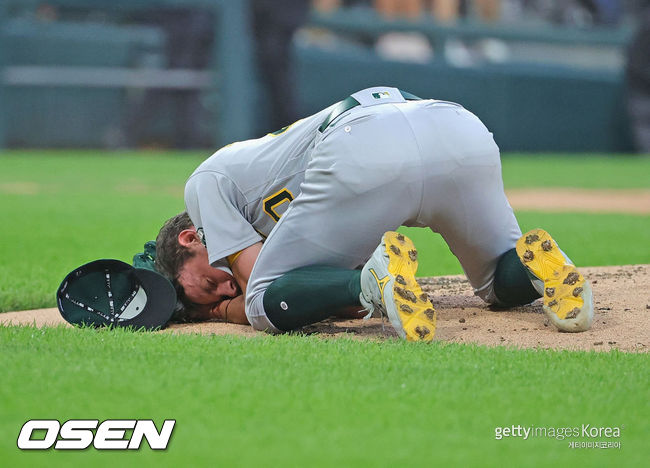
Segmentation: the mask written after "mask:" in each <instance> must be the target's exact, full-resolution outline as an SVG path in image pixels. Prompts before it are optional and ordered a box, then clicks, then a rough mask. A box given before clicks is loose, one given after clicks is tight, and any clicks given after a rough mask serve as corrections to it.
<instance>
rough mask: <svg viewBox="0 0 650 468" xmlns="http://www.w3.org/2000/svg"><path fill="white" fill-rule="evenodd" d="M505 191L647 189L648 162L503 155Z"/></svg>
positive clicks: (622, 158) (642, 159) (643, 159)
mask: <svg viewBox="0 0 650 468" xmlns="http://www.w3.org/2000/svg"><path fill="white" fill-rule="evenodd" d="M502 166H503V179H504V182H505V186H506V189H511V188H528V187H576V188H585V189H604V188H611V189H638V188H648V187H650V183H649V182H648V174H650V158H649V157H647V156H630V155H609V156H608V155H603V154H537V155H529V154H523V155H518V154H506V155H504V156H503V157H502Z"/></svg>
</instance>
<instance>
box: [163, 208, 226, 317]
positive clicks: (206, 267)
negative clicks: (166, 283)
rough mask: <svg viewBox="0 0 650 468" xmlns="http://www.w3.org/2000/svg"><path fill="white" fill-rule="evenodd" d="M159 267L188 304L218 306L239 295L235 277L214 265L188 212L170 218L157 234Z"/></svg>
mask: <svg viewBox="0 0 650 468" xmlns="http://www.w3.org/2000/svg"><path fill="white" fill-rule="evenodd" d="M156 269H157V270H158V271H159V272H160V273H162V274H163V275H165V276H166V277H167V278H169V279H170V281H171V282H172V284H173V285H174V287H175V288H176V292H177V294H178V297H179V298H180V300H181V302H183V304H184V305H185V306H186V307H187V308H191V307H194V306H215V305H217V304H218V303H219V302H221V301H222V300H223V299H225V298H229V297H235V296H237V295H238V294H239V290H238V287H237V283H236V281H235V280H234V278H233V276H232V275H230V274H229V273H226V272H225V271H222V270H219V269H217V268H213V267H212V266H210V262H209V260H208V251H207V249H206V248H205V245H203V242H201V238H200V237H199V235H198V233H197V231H196V228H195V227H194V224H192V220H191V219H190V217H189V215H188V214H187V213H186V212H183V213H180V214H178V215H176V216H174V217H173V218H171V219H169V220H167V221H166V222H165V224H163V226H162V228H160V232H159V233H158V237H156Z"/></svg>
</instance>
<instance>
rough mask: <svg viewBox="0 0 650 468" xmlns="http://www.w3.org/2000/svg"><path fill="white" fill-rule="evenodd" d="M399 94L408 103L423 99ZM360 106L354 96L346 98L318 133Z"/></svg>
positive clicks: (403, 93)
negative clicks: (342, 115) (345, 113)
mask: <svg viewBox="0 0 650 468" xmlns="http://www.w3.org/2000/svg"><path fill="white" fill-rule="evenodd" d="M399 92H400V94H401V95H402V97H403V98H404V99H406V100H407V101H419V100H421V99H422V98H419V97H417V96H416V95H414V94H411V93H407V92H406V91H401V90H400V91H399ZM359 105H360V103H359V101H357V100H356V99H354V98H353V97H352V96H348V97H346V98H345V99H343V100H342V101H341V102H339V103H338V104H336V105H335V106H334V109H332V112H330V114H329V115H328V116H327V118H326V119H325V121H324V122H323V124H322V125H321V126H320V127H318V131H319V132H321V133H323V132H324V131H325V129H326V128H327V127H329V126H330V124H331V123H332V122H334V121H335V120H336V119H338V118H339V117H340V116H341V114H343V113H344V112H347V111H349V110H350V109H352V108H354V107H357V106H359Z"/></svg>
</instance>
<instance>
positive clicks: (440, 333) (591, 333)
mask: <svg viewBox="0 0 650 468" xmlns="http://www.w3.org/2000/svg"><path fill="white" fill-rule="evenodd" d="M580 271H581V272H582V273H583V274H584V275H585V277H586V278H587V279H588V280H589V281H591V283H592V286H593V291H594V307H595V319H594V324H593V326H592V328H591V330H588V331H586V332H582V333H562V332H559V331H558V330H557V329H556V328H555V327H554V326H553V325H552V324H549V323H548V320H547V319H546V316H545V315H544V313H543V312H542V306H541V300H538V301H535V302H534V303H533V304H531V305H528V306H523V307H517V308H515V309H510V310H506V311H497V310H491V309H490V307H489V306H488V305H487V304H485V303H484V302H482V301H481V300H480V299H478V298H477V297H475V296H473V294H472V290H471V288H470V286H469V284H468V283H467V280H466V279H465V278H464V277H462V276H440V277H431V278H419V281H420V283H421V285H422V288H423V289H424V291H426V292H427V293H428V294H429V296H430V297H431V299H432V301H433V304H434V306H435V308H436V310H437V311H438V328H437V331H436V338H435V339H436V340H437V341H444V342H455V343H476V344H482V345H488V346H511V347H519V348H554V349H572V350H597V351H601V350H604V351H607V350H610V349H620V350H623V351H636V352H647V351H648V350H649V349H650V321H648V316H649V314H650V265H629V266H613V267H592V268H581V269H580ZM0 324H12V325H36V326H37V327H41V326H54V325H60V324H66V322H65V321H64V320H63V319H62V318H61V316H60V314H59V311H58V310H57V309H39V310H29V311H23V312H8V313H5V314H0ZM303 332H304V333H308V334H318V335H319V336H322V337H325V338H336V337H342V336H345V337H353V338H370V339H396V336H397V335H396V334H395V333H394V331H393V329H392V327H391V326H390V324H389V323H388V322H386V323H384V324H382V321H381V320H380V319H374V318H373V319H369V320H333V319H332V320H326V321H324V322H321V323H319V324H316V325H312V326H309V327H306V328H305V329H304V330H303ZM160 333H201V334H217V335H226V334H234V335H245V336H254V335H257V334H258V332H255V331H254V330H253V329H252V328H251V327H249V326H243V325H234V324H228V323H222V322H204V323H182V324H181V323H179V324H171V325H170V326H169V327H168V328H166V329H165V330H163V331H162V332H160Z"/></svg>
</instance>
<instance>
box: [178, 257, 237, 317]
mask: <svg viewBox="0 0 650 468" xmlns="http://www.w3.org/2000/svg"><path fill="white" fill-rule="evenodd" d="M178 282H179V283H180V285H181V286H182V287H183V289H184V291H185V296H186V297H187V298H188V299H189V300H190V301H192V302H193V303H194V304H200V305H212V306H215V305H217V304H218V303H220V302H221V301H223V300H224V299H227V298H231V297H236V296H238V295H239V294H240V290H239V287H238V285H237V282H236V281H235V278H234V277H233V276H232V275H230V274H228V273H226V272H225V271H222V270H218V269H216V268H213V267H212V266H210V262H209V260H208V251H207V250H206V249H205V247H202V248H197V249H196V252H195V254H194V256H193V257H191V258H190V259H189V260H187V261H186V262H185V264H184V265H183V268H181V270H180V274H179V275H178Z"/></svg>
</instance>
